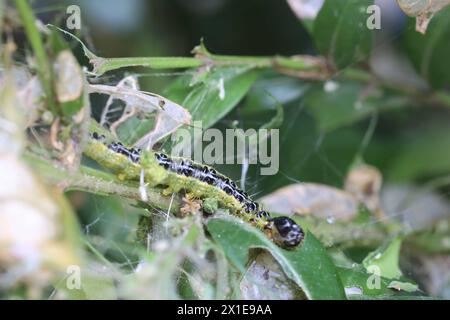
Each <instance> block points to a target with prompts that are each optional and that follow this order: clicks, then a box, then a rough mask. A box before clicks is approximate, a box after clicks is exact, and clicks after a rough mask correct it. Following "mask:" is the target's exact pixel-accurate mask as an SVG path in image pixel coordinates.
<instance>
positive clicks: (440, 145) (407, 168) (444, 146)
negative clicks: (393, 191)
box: [388, 122, 450, 181]
mask: <svg viewBox="0 0 450 320" xmlns="http://www.w3.org/2000/svg"><path fill="white" fill-rule="evenodd" d="M433 126H434V127H433V128H430V129H425V130H419V129H418V130H417V131H416V132H415V133H409V134H408V135H407V136H405V137H404V139H403V140H402V142H403V143H402V144H401V145H400V148H399V149H398V150H397V152H396V154H393V155H392V156H391V159H390V166H389V170H388V177H389V179H391V180H397V181H409V180H412V179H417V178H421V177H427V176H432V175H442V174H446V173H448V172H449V171H450V139H446V138H443V137H448V136H449V135H450V129H449V128H448V125H447V124H445V123H442V124H441V123H436V122H435V123H433ZM411 141H414V143H410V142H411Z"/></svg>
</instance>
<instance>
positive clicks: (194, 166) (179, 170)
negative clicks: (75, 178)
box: [85, 132, 304, 249]
mask: <svg viewBox="0 0 450 320" xmlns="http://www.w3.org/2000/svg"><path fill="white" fill-rule="evenodd" d="M91 138H92V140H93V141H95V142H97V143H98V142H100V143H101V145H103V144H104V140H105V136H103V135H99V134H98V133H96V132H94V133H92V134H91ZM105 146H106V148H107V150H110V151H112V152H113V153H115V154H119V155H122V156H124V157H125V158H126V160H129V161H131V163H132V164H133V165H134V166H139V165H141V162H142V157H143V153H142V150H141V149H138V148H127V147H125V146H124V145H123V144H122V143H120V142H112V143H109V144H106V145H105ZM103 148H105V147H103ZM100 152H101V150H99V148H98V147H97V148H94V147H92V148H91V149H89V146H88V148H87V149H86V150H85V153H86V154H87V155H88V156H89V157H91V158H93V159H95V160H97V161H99V162H100V163H101V164H103V165H105V166H107V167H108V166H110V165H111V163H113V162H112V160H108V161H105V158H104V157H105V156H104V155H100ZM152 154H153V155H154V160H156V163H157V165H159V166H160V167H162V168H164V169H165V170H167V171H168V172H171V173H173V174H175V176H172V177H185V178H183V179H184V180H183V183H181V184H182V185H187V184H189V183H190V182H195V181H200V182H201V183H204V184H206V185H209V186H212V187H214V188H215V189H218V190H219V191H220V192H223V193H225V195H224V196H223V198H226V197H231V199H232V200H233V201H234V202H235V203H237V205H235V206H234V207H235V209H236V212H237V214H238V216H239V215H240V216H242V215H245V216H246V217H248V218H247V220H248V221H249V222H251V223H252V224H254V225H256V226H257V227H260V228H261V229H262V230H263V231H264V232H265V233H266V234H267V235H268V236H269V237H270V238H271V239H272V240H273V241H274V242H275V243H276V244H277V245H279V246H281V247H283V248H287V249H289V248H294V247H296V246H298V245H299V244H300V242H301V241H302V240H303V238H304V232H303V230H302V229H301V228H300V226H299V225H298V224H297V223H296V222H295V221H294V220H292V219H290V218H288V217H276V218H272V217H271V216H270V215H269V213H268V212H267V211H264V210H262V209H261V207H260V205H259V204H258V203H257V202H255V201H253V200H252V199H251V197H250V196H249V195H248V194H247V193H245V192H244V191H243V190H241V189H239V188H238V187H237V185H236V184H235V183H234V182H233V181H232V180H230V179H229V178H228V177H226V176H224V175H222V174H220V173H218V172H217V171H216V170H215V169H213V168H211V167H208V166H205V165H202V164H198V163H195V162H193V161H191V160H189V159H181V158H171V157H169V156H167V155H165V154H164V153H159V152H152ZM125 158H121V159H120V160H121V161H120V162H121V168H122V167H123V163H122V162H123V159H125ZM133 169H134V171H133V170H131V171H133V174H132V175H131V176H132V177H137V174H135V171H136V170H137V168H135V167H133ZM176 179H181V178H176ZM186 179H187V181H185V180H186ZM197 186H199V185H198V183H197ZM201 186H202V185H201V184H200V187H201ZM203 186H204V185H203ZM191 189H196V188H195V187H191ZM210 189H211V188H210ZM211 193H214V192H211ZM216 194H218V193H217V192H216ZM203 196H205V197H206V196H209V194H206V195H203ZM223 202H225V203H227V201H226V200H224V201H223ZM239 212H242V214H240V213H239Z"/></svg>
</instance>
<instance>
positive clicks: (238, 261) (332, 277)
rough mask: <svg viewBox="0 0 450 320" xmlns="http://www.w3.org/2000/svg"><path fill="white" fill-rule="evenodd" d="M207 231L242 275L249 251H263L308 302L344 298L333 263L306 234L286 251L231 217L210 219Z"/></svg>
mask: <svg viewBox="0 0 450 320" xmlns="http://www.w3.org/2000/svg"><path fill="white" fill-rule="evenodd" d="M207 228H208V231H209V232H210V233H211V236H212V237H213V239H214V240H215V241H216V242H218V243H219V245H221V246H222V248H223V250H224V251H225V254H226V255H227V257H228V259H229V260H231V262H232V263H233V264H234V265H235V266H236V267H237V268H238V269H239V270H240V271H241V272H245V270H246V264H247V262H248V259H249V257H248V254H249V250H250V249H253V248H262V249H266V250H268V251H269V252H270V253H271V254H272V255H273V257H274V258H275V259H276V260H277V261H278V263H279V264H280V265H281V267H282V268H283V271H284V272H285V274H286V275H287V276H288V277H289V278H290V279H292V280H293V281H294V282H295V283H296V284H297V285H298V286H300V287H301V288H302V290H303V291H304V293H305V294H306V296H307V297H308V298H309V299H345V294H344V290H343V287H342V284H341V282H340V280H339V277H338V274H337V271H336V269H335V267H334V264H333V262H332V261H331V259H330V257H329V256H328V254H327V252H326V250H325V248H324V247H323V246H322V245H321V244H320V242H319V241H318V240H317V239H316V238H315V237H314V236H313V235H312V234H311V233H309V232H307V234H306V237H305V240H304V242H303V243H302V244H301V245H300V247H298V248H296V249H295V250H292V251H288V250H283V249H281V248H279V247H277V246H276V245H275V244H273V243H272V242H271V241H270V240H269V239H267V237H266V236H265V235H264V234H263V233H262V232H260V231H259V230H257V229H255V228H253V227H251V226H250V225H248V224H246V223H242V221H240V220H238V219H236V218H233V217H228V216H225V217H219V216H217V217H213V218H210V219H209V220H208V221H207Z"/></svg>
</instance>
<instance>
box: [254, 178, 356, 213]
mask: <svg viewBox="0 0 450 320" xmlns="http://www.w3.org/2000/svg"><path fill="white" fill-rule="evenodd" d="M261 203H262V204H263V205H264V206H265V208H266V209H267V210H269V211H273V212H278V213H280V214H281V213H282V214H292V213H296V214H313V215H315V216H317V217H320V218H325V219H329V218H336V219H339V220H350V219H352V218H353V217H355V216H356V215H357V214H358V202H357V201H356V199H355V198H354V197H353V196H352V195H351V194H350V193H347V192H345V191H342V190H339V189H337V188H333V187H329V186H326V185H320V184H315V183H301V184H293V185H290V186H287V187H284V188H281V189H279V190H277V191H275V192H273V193H272V194H269V195H267V196H265V197H264V198H262V199H261ZM331 214H332V216H331Z"/></svg>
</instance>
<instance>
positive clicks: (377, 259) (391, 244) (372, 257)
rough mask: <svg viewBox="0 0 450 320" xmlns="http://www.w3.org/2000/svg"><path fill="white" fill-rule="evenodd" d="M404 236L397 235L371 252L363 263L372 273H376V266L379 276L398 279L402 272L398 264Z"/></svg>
mask: <svg viewBox="0 0 450 320" xmlns="http://www.w3.org/2000/svg"><path fill="white" fill-rule="evenodd" d="M401 244H402V238H401V237H399V236H397V237H395V238H394V239H393V240H391V241H388V242H386V243H385V244H383V245H382V246H381V247H379V248H378V249H377V250H375V251H373V252H371V253H369V254H368V255H367V257H366V258H365V259H364V261H363V265H364V267H365V268H366V270H367V271H368V272H370V273H374V268H377V270H378V271H379V276H381V277H385V278H388V279H398V278H400V277H401V276H402V272H401V270H400V268H399V266H398V260H399V254H400V247H401Z"/></svg>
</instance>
